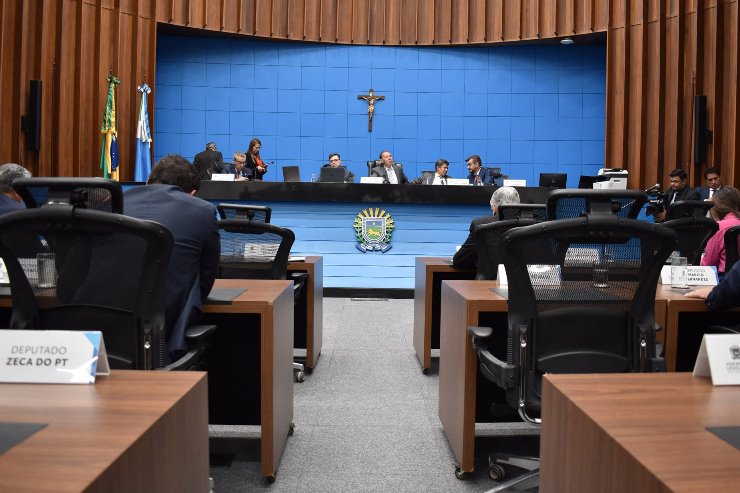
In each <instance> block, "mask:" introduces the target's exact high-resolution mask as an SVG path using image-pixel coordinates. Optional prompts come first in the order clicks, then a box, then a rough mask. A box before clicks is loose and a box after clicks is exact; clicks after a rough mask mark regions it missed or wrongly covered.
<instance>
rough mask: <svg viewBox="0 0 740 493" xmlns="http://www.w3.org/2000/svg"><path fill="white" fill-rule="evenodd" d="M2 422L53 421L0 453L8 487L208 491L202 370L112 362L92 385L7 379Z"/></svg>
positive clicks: (1, 479)
mask: <svg viewBox="0 0 740 493" xmlns="http://www.w3.org/2000/svg"><path fill="white" fill-rule="evenodd" d="M0 422H2V423H43V424H46V427H44V428H42V429H40V430H39V431H37V432H36V433H34V434H32V435H30V436H28V437H26V438H25V439H24V440H23V441H21V442H20V443H18V444H16V445H15V446H13V447H12V448H10V449H9V450H8V451H7V452H6V453H5V454H2V455H0V491H7V492H11V491H12V492H34V493H39V492H70V493H72V492H74V493H78V492H82V491H84V492H101V493H110V492H122V493H124V492H125V493H128V492H132V491H147V492H162V493H166V492H171V491H183V492H199V493H202V492H204V491H208V472H209V471H208V401H207V384H206V375H205V373H202V372H166V371H148V372H145V371H113V372H112V374H111V375H110V376H109V377H98V378H97V379H96V383H95V384H94V385H40V384H0Z"/></svg>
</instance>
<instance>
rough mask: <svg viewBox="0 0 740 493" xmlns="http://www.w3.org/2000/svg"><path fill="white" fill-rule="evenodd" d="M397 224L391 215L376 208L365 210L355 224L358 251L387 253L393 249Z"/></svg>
mask: <svg viewBox="0 0 740 493" xmlns="http://www.w3.org/2000/svg"><path fill="white" fill-rule="evenodd" d="M395 227H396V224H395V222H394V221H393V218H392V217H391V215H390V214H388V213H387V212H385V211H382V210H380V208H376V209H375V210H373V209H372V208H370V209H364V210H363V211H362V212H360V213H359V214H357V217H356V218H355V222H354V228H355V232H356V233H357V249H358V250H360V251H362V252H363V253H364V252H367V251H371V252H372V251H378V252H381V253H385V252H387V251H388V250H390V249H391V244H390V243H391V234H392V233H393V228H395Z"/></svg>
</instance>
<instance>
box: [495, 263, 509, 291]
mask: <svg viewBox="0 0 740 493" xmlns="http://www.w3.org/2000/svg"><path fill="white" fill-rule="evenodd" d="M496 280H497V281H498V285H499V286H508V285H509V278H508V277H506V266H505V265H504V264H498V273H497V274H496Z"/></svg>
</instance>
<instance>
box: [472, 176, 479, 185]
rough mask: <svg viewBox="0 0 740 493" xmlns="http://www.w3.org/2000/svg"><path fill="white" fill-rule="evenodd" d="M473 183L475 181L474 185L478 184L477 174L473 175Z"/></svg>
mask: <svg viewBox="0 0 740 493" xmlns="http://www.w3.org/2000/svg"><path fill="white" fill-rule="evenodd" d="M473 183H475V184H476V185H477V184H478V175H475V179H474V180H473Z"/></svg>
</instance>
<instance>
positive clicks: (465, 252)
mask: <svg viewBox="0 0 740 493" xmlns="http://www.w3.org/2000/svg"><path fill="white" fill-rule="evenodd" d="M518 203H519V192H517V191H516V188H514V187H501V188H498V189H496V191H495V192H493V195H491V211H492V212H493V216H481V217H476V218H475V219H473V221H472V222H471V223H470V234H469V235H468V237H467V238H466V239H465V243H463V244H462V246H461V247H460V249H459V250H458V251H457V252H455V255H454V256H453V257H452V265H453V267H456V268H458V269H474V268H476V267H478V254H477V252H476V251H475V236H474V232H475V228H476V227H477V226H479V225H481V224H488V223H492V222H494V221H498V217H496V214H497V212H498V207H499V206H500V205H504V204H518Z"/></svg>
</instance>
